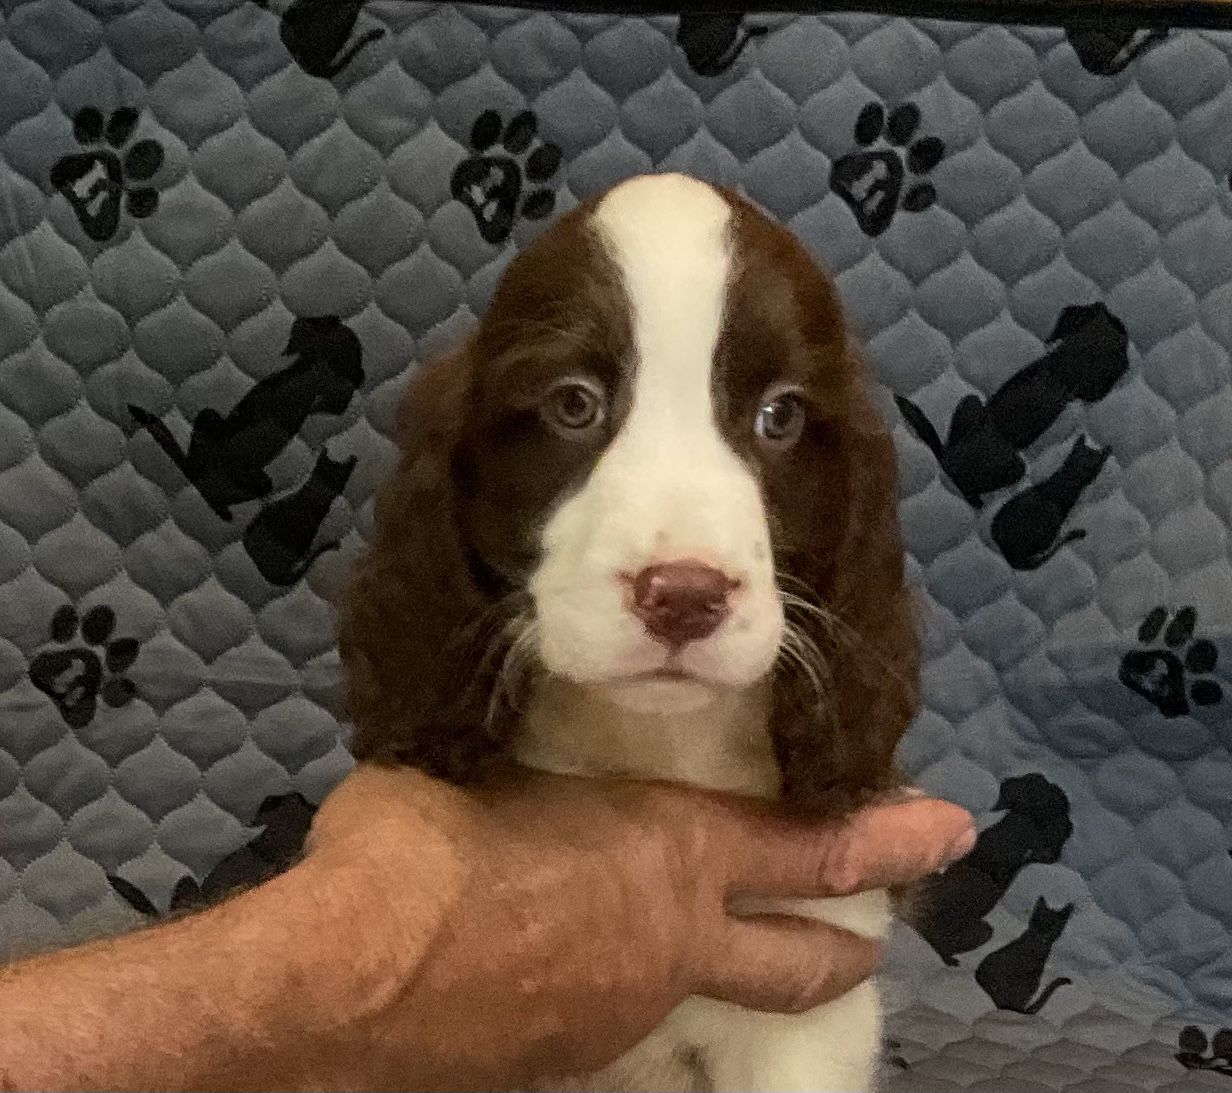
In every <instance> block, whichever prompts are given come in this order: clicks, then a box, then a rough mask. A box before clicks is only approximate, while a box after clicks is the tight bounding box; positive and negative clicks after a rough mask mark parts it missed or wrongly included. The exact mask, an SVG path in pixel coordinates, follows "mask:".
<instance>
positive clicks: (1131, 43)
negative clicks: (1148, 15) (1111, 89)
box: [1065, 23, 1168, 76]
mask: <svg viewBox="0 0 1232 1093" xmlns="http://www.w3.org/2000/svg"><path fill="white" fill-rule="evenodd" d="M1167 36H1168V32H1167V30H1165V29H1163V28H1162V27H1156V28H1152V29H1146V30H1144V29H1141V28H1139V27H1132V26H1123V25H1122V26H1117V25H1115V24H1108V23H1105V24H1104V25H1103V26H1098V27H1074V28H1071V29H1070V30H1067V31H1066V32H1065V37H1066V40H1067V41H1068V42H1069V44H1070V45H1071V46H1072V47H1073V50H1074V53H1076V54H1077V56H1078V63H1079V64H1080V65H1082V67H1083V68H1085V69H1086V70H1087V71H1088V72H1090V73H1091V74H1092V75H1095V76H1116V75H1119V74H1120V73H1122V72H1124V71H1125V70H1126V69H1127V68H1128V67H1129V66H1130V65H1131V64H1133V62H1134V61H1135V60H1136V59H1137V58H1138V57H1140V56H1141V55H1142V54H1143V53H1145V52H1146V51H1147V50H1148V49H1151V48H1152V47H1153V46H1157V45H1159V44H1160V43H1161V42H1162V41H1163V40H1164V39H1165V38H1166V37H1167Z"/></svg>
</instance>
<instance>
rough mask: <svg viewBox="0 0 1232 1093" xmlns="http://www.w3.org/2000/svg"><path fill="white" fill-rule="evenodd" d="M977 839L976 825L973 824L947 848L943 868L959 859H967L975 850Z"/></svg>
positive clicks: (942, 862) (942, 861)
mask: <svg viewBox="0 0 1232 1093" xmlns="http://www.w3.org/2000/svg"><path fill="white" fill-rule="evenodd" d="M975 838H976V833H975V825H974V824H972V825H971V826H969V827H968V828H967V829H966V831H964V832H963V833H962V834H961V835H959V836H958V838H956V839H955V840H954V841H953V842H952V843H950V845H949V846H947V847H946V849H945V855H944V857H943V858H942V860H941V864H942V865H943V866H944V865H951V864H952V863H954V862H956V861H958V859H959V858H965V857H966V856H967V855H968V854H970V853H971V851H972V850H973V849H974V847H975Z"/></svg>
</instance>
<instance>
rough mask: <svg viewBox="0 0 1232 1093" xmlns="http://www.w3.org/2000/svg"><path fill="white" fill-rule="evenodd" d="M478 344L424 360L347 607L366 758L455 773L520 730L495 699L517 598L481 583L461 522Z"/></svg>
mask: <svg viewBox="0 0 1232 1093" xmlns="http://www.w3.org/2000/svg"><path fill="white" fill-rule="evenodd" d="M472 377H473V365H472V356H471V350H470V347H469V346H467V347H464V348H463V349H462V350H460V351H459V352H457V353H455V354H453V355H451V356H449V357H445V358H443V359H441V360H438V361H436V362H434V363H432V364H430V365H428V366H426V367H425V368H424V369H423V370H422V371H421V372H420V373H419V374H418V375H417V376H416V377H415V378H414V380H413V381H412V384H411V387H410V390H409V391H408V392H407V395H406V398H405V399H404V402H403V405H402V408H401V412H400V417H399V435H398V444H399V447H400V449H401V459H400V462H399V464H398V466H397V468H396V470H395V471H394V473H393V474H392V475H391V476H390V478H389V479H388V480H387V481H386V482H385V483H384V485H383V486H382V488H381V490H380V492H379V493H378V495H377V501H376V512H375V527H374V530H373V537H372V541H371V543H370V545H369V550H368V553H367V555H366V556H365V557H364V558H363V560H362V561H361V562H360V564H359V566H358V568H357V571H356V574H355V578H354V581H353V583H352V585H351V587H350V589H349V590H348V593H347V596H346V599H345V601H344V603H343V605H342V610H341V613H340V620H339V647H340V651H341V655H342V661H343V666H344V669H345V673H346V686H347V710H348V713H349V715H350V717H351V719H352V721H353V722H354V724H355V738H354V741H353V745H352V750H353V752H354V754H355V756H356V758H358V759H371V760H378V761H387V762H402V763H408V764H412V765H415V766H419V767H422V768H424V769H426V770H429V771H430V772H431V773H433V774H436V775H438V776H441V777H445V778H449V779H451V780H454V781H467V780H471V779H473V778H475V777H477V776H478V775H479V774H481V773H482V771H483V770H484V768H485V766H486V765H487V764H488V762H489V761H491V760H493V759H495V758H496V757H497V756H498V755H499V754H500V753H501V751H502V750H503V746H504V744H505V743H506V737H507V736H508V734H509V732H510V731H511V730H512V725H513V718H512V717H511V716H509V711H508V710H507V708H506V707H505V706H503V705H501V704H499V703H492V702H491V696H492V694H493V692H494V687H495V684H496V674H497V671H498V669H499V666H500V661H501V658H502V653H503V650H502V649H501V648H500V646H499V642H500V640H501V636H502V633H503V632H504V630H505V624H506V623H507V622H508V621H509V618H510V616H509V614H508V613H503V612H507V611H511V610H513V607H512V605H511V603H505V602H501V603H494V602H493V599H492V598H491V596H490V595H489V594H487V593H485V591H484V590H482V589H481V588H480V585H479V582H478V580H477V578H476V575H475V573H474V572H473V568H472V566H471V565H470V563H469V559H468V557H467V553H466V549H465V545H464V542H463V538H462V534H461V532H460V530H459V496H458V492H457V488H456V485H455V475H454V467H453V464H454V461H455V457H456V454H457V451H458V446H459V444H460V442H461V440H462V433H463V426H464V422H465V420H466V411H467V406H468V404H469V401H470V390H471V382H472Z"/></svg>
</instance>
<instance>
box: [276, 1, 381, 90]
mask: <svg viewBox="0 0 1232 1093" xmlns="http://www.w3.org/2000/svg"><path fill="white" fill-rule="evenodd" d="M256 2H257V3H258V4H259V5H260V6H261V7H263V8H264V7H268V6H269V5H268V3H267V2H266V0H256ZM362 6H363V0H295V2H294V3H293V4H291V6H290V7H288V8H287V9H286V10H285V11H284V12H283V13H282V18H281V19H280V20H279V23H278V36H279V37H280V38H281V39H282V44H283V45H284V46H286V49H287V52H288V53H289V54H291V58H292V60H294V61H295V63H296V64H297V65H299V67H300V68H302V69H303V70H304V71H305V72H307V73H308V75H309V76H319V77H320V78H321V79H323V80H332V79H333V78H334V77H335V76H337V75H338V73H339V72H341V71H342V70H343V69H344V68H346V66H347V65H349V64H350V63H351V62H352V61H353V60H355V57H356V54H358V53H359V51H360V50H361V49H363V48H364V47H365V46H367V45H370V44H371V43H372V42H375V41H377V39H379V38H381V37H383V36H384V34H385V29H384V28H383V27H377V28H373V29H371V30H367V31H365V32H364V33H363V34H361V35H360V36H359V37H358V38H357V39H356V40H355V41H354V42H352V43H351V45H349V46H348V45H347V43H348V42H349V41H350V40H351V35H352V34H353V33H354V32H355V26H356V24H357V23H358V22H359V13H360V8H361V7H362Z"/></svg>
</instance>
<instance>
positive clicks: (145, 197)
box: [51, 106, 163, 242]
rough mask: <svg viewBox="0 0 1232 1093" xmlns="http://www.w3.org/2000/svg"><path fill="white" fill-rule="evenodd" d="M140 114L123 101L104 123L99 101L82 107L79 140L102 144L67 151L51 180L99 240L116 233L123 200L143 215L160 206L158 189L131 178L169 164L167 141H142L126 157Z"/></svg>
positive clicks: (131, 211) (77, 125)
mask: <svg viewBox="0 0 1232 1093" xmlns="http://www.w3.org/2000/svg"><path fill="white" fill-rule="evenodd" d="M137 116H138V115H137V111H136V110H134V109H132V107H129V106H123V107H121V108H120V109H119V110H116V111H115V112H114V113H113V114H112V115H111V116H110V117H109V118H107V121H106V124H105V125H104V123H103V115H102V114H101V113H100V112H99V111H98V110H96V109H95V108H94V107H93V106H87V107H84V108H82V109H81V110H79V111H77V116H76V117H75V118H73V135H74V136H75V137H76V138H77V143H78V144H95V145H101V147H98V148H96V149H94V150H93V151H87V152H75V153H73V154H71V155H67V156H62V157H61V158H60V159H59V160H57V161H56V163H55V166H53V167H52V169H51V184H52V185H53V186H54V187H55V188H56V189H57V190H59V191H60V193H62V194H63V195H64V196H65V197H66V198H68V203H69V204H70V205H71V206H72V207H73V212H74V213H76V214H77V220H78V222H79V223H80V224H81V226H82V228H83V229H85V233H86V235H88V236H89V237H90V238H91V239H94V240H96V241H98V242H103V241H105V240H107V239H110V238H111V237H112V236H113V235H115V233H116V229H117V228H118V227H119V226H120V207H121V205H123V206H124V207H125V208H127V209H128V212H129V214H130V215H131V216H135V217H137V218H138V219H140V218H143V217H147V216H149V215H150V214H151V213H152V212H153V211H154V210H155V209H157V208H158V191H157V190H155V189H154V188H153V187H150V186H132V185H131V183H133V182H145V181H147V180H149V179H151V178H153V177H154V175H155V174H156V173H157V172H158V169H159V168H160V167H161V166H162V165H163V148H162V145H161V144H159V143H158V141H156V140H139V141H137V142H136V143H135V144H133V145H132V146H131V147H129V149H128V150H127V151H126V152H123V159H121V158H120V154H121V151H123V149H124V146H125V145H126V144H128V141H129V138H130V137H131V136H132V135H133V130H134V129H136V128H137ZM108 145H110V147H108Z"/></svg>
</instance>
